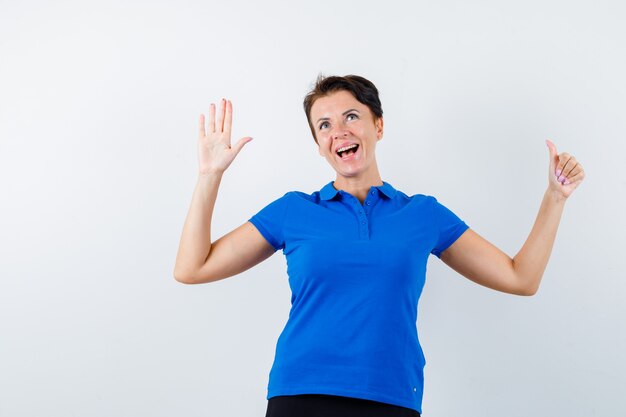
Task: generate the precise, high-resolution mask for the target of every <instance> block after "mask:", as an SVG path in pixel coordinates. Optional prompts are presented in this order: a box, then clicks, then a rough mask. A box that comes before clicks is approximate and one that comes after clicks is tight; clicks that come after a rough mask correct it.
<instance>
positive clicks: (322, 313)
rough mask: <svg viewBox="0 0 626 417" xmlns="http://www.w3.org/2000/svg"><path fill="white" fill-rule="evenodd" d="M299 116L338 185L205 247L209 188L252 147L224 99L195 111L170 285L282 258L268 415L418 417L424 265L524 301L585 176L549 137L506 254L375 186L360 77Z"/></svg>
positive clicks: (333, 81) (369, 102) (376, 121)
mask: <svg viewBox="0 0 626 417" xmlns="http://www.w3.org/2000/svg"><path fill="white" fill-rule="evenodd" d="M304 110H305V113H306V116H307V119H308V122H309V126H310V128H311V132H312V134H313V138H314V139H315V141H316V143H317V145H318V147H319V153H320V155H322V156H324V157H325V158H326V160H327V161H328V163H329V164H330V165H331V166H332V167H333V169H334V170H335V172H336V174H337V175H336V179H335V180H334V181H331V182H329V183H328V184H326V185H325V186H324V187H323V188H322V189H321V190H320V191H316V192H314V193H312V194H306V193H302V192H289V193H287V194H285V195H284V196H283V197H281V198H279V199H277V200H276V201H274V202H272V203H271V204H269V205H267V206H266V207H265V208H263V209H262V210H261V211H259V212H258V213H257V214H255V215H254V216H253V217H252V218H251V219H250V220H249V221H247V222H246V223H244V224H243V225H241V226H240V227H238V228H237V229H235V230H233V231H232V232H230V233H228V234H226V235H225V236H223V237H221V238H220V239H218V240H216V241H215V242H213V243H211V239H210V229H211V216H212V212H213V207H214V205H215V199H216V196H217V190H218V187H219V184H220V180H221V178H222V175H223V173H224V171H225V170H226V169H227V168H228V166H229V165H230V164H231V162H232V161H233V159H234V158H235V156H236V155H237V154H238V153H239V152H240V151H241V149H242V148H243V146H244V145H245V144H246V143H248V142H249V141H250V140H252V138H250V137H244V138H242V139H240V140H239V141H238V142H237V143H236V144H235V145H233V146H231V144H230V135H231V130H230V129H231V124H232V104H231V103H230V101H226V100H223V99H222V102H221V105H220V110H219V112H218V113H217V115H216V109H215V105H214V104H211V106H210V110H209V120H208V126H205V119H204V116H203V115H201V116H200V136H199V141H198V153H199V158H198V160H199V170H200V172H199V177H198V182H197V184H196V188H195V191H194V195H193V199H192V203H191V208H190V210H189V213H188V215H187V219H186V221H185V225H184V228H183V233H182V237H181V241H180V247H179V251H178V255H177V258H176V267H175V271H174V276H175V278H176V279H177V280H178V281H180V282H183V283H187V284H198V283H206V282H212V281H216V280H220V279H223V278H227V277H230V276H233V275H236V274H238V273H240V272H242V271H245V270H246V269H248V268H251V267H252V266H254V265H256V264H258V263H259V262H261V261H263V260H264V259H267V258H268V257H269V256H271V255H272V254H273V253H274V252H275V251H277V250H278V249H282V250H283V253H284V254H285V256H286V258H287V264H288V275H289V284H290V287H291V290H292V306H291V311H290V313H289V319H288V321H287V324H286V325H285V328H284V330H283V332H282V333H281V335H280V337H279V339H278V343H277V346H276V356H275V360H274V364H273V366H272V369H271V372H270V378H269V379H270V381H269V385H268V395H267V399H268V408H267V414H266V417H287V416H294V417H307V416H310V417H314V416H324V417H328V416H342V417H347V416H359V417H363V416H387V417H389V416H391V417H394V416H413V417H414V416H419V415H420V413H421V411H422V409H421V402H422V392H423V367H424V364H425V361H424V355H423V353H422V350H421V347H420V344H419V340H418V337H417V329H416V326H415V323H416V319H417V302H418V299H419V296H420V294H421V291H422V287H423V285H424V279H425V272H426V262H427V259H428V256H429V255H430V254H433V255H435V256H437V257H438V258H440V259H441V260H442V261H443V262H445V263H446V264H447V265H448V266H450V267H451V268H453V269H454V270H455V271H457V272H459V273H460V274H462V275H463V276H465V277H467V278H469V279H471V280H472V281H474V282H476V283H478V284H481V285H484V286H486V287H489V288H492V289H495V290H498V291H502V292H506V293H511V294H518V295H533V294H535V292H536V291H537V289H538V287H539V283H540V281H541V277H542V275H543V272H544V270H545V267H546V264H547V262H548V258H549V256H550V252H551V249H552V245H553V243H554V239H555V236H556V231H557V227H558V224H559V221H560V217H561V213H562V211H563V207H564V204H565V201H566V200H567V198H568V197H569V196H570V195H571V193H572V192H573V191H574V189H576V187H578V185H579V184H580V183H581V182H582V181H583V179H584V171H583V168H582V166H581V165H580V164H578V163H577V161H576V159H575V158H574V157H573V156H571V155H569V154H567V153H561V154H557V152H556V148H555V146H554V144H553V143H552V142H550V141H546V144H547V146H548V148H549V153H550V164H549V166H550V167H549V175H548V188H547V190H546V192H545V194H544V198H543V202H542V204H541V207H540V209H539V214H538V215H537V219H536V221H535V225H534V226H533V229H532V230H531V232H530V235H529V236H528V239H527V240H526V242H525V244H524V245H523V247H522V248H521V250H520V251H519V252H518V254H517V255H515V257H514V258H510V257H509V256H508V255H506V254H505V253H504V252H502V251H501V250H500V249H498V248H497V247H495V246H494V245H492V244H491V243H489V242H488V241H487V240H485V239H483V238H482V237H481V236H479V235H478V234H477V233H475V232H474V231H473V230H472V229H470V228H469V226H468V225H467V224H465V223H464V222H463V221H462V220H461V219H460V218H459V217H457V216H456V215H455V214H454V213H453V212H452V211H450V210H449V209H447V208H446V207H445V206H443V205H442V204H440V203H439V202H438V201H437V199H436V198H434V197H432V196H426V195H422V194H416V195H413V196H407V195H406V194H404V193H402V192H401V191H398V190H396V189H395V188H394V187H393V186H391V185H390V184H388V183H386V182H384V181H382V178H381V175H380V173H379V171H378V166H377V163H376V154H375V150H376V145H377V143H378V141H380V140H381V139H382V137H383V126H384V125H383V115H382V108H381V105H380V100H379V98H378V90H377V89H376V87H375V86H374V84H372V83H371V82H370V81H368V80H366V79H365V78H362V77H359V76H355V75H348V76H346V77H334V76H333V77H321V76H320V77H319V78H318V80H317V83H316V85H315V87H314V89H313V90H312V91H311V92H310V93H309V94H308V95H307V96H306V97H305V100H304ZM206 129H208V130H206Z"/></svg>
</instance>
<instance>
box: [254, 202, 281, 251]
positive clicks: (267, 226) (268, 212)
mask: <svg viewBox="0 0 626 417" xmlns="http://www.w3.org/2000/svg"><path fill="white" fill-rule="evenodd" d="M289 195H290V193H287V194H285V195H284V196H282V197H281V198H279V199H277V200H274V201H272V202H271V203H269V204H268V205H267V206H265V207H263V208H262V209H261V210H260V211H259V212H258V213H256V214H255V215H254V216H252V217H251V218H250V219H249V220H248V221H249V222H250V223H252V224H253V225H254V227H256V228H257V229H258V231H259V232H260V233H261V235H263V237H264V238H265V240H267V241H268V242H269V244H270V245H272V247H273V248H274V250H279V249H284V248H285V236H284V224H285V217H286V216H287V207H288V203H289Z"/></svg>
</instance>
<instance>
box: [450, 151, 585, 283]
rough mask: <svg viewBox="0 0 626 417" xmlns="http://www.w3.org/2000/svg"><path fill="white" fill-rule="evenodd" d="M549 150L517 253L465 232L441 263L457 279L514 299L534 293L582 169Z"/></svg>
mask: <svg viewBox="0 0 626 417" xmlns="http://www.w3.org/2000/svg"><path fill="white" fill-rule="evenodd" d="M546 144H547V145H548V148H549V149H550V168H549V171H550V174H549V179H548V183H549V186H548V189H547V190H546V192H545V194H544V196H543V201H542V202H541V207H540V208H539V213H538V214H537V219H536V220H535V224H534V225H533V228H532V230H531V232H530V235H529V236H528V238H527V239H526V242H525V243H524V245H523V246H522V248H521V249H520V251H519V252H518V253H517V255H515V256H514V257H513V258H510V257H509V256H508V255H507V254H506V253H504V252H502V251H501V250H500V249H498V248H497V247H496V246H494V245H492V244H491V243H490V242H488V241H487V240H485V239H484V238H482V237H481V236H480V235H478V234H477V233H475V232H474V231H473V230H471V229H468V230H467V231H466V232H465V233H463V235H461V236H460V237H459V238H458V239H457V240H456V241H455V242H454V243H453V244H452V245H450V247H449V248H448V249H446V250H445V251H443V252H442V253H441V260H442V261H443V262H445V263H446V264H447V265H448V266H450V267H451V268H452V269H454V270H455V271H457V272H459V273H460V274H461V275H463V276H465V277H467V278H469V279H471V280H472V281H474V282H476V283H478V284H481V285H484V286H486V287H489V288H492V289H494V290H498V291H502V292H507V293H511V294H517V295H533V294H535V293H536V292H537V290H538V288H539V284H540V282H541V278H542V276H543V273H544V271H545V269H546V265H547V264H548V259H549V258H550V253H551V252H552V246H553V244H554V240H555V238H556V232H557V229H558V227H559V222H560V220H561V214H562V213H563V208H564V207H565V201H566V200H567V198H568V197H569V196H570V195H571V193H572V192H573V191H574V189H576V187H578V185H579V184H580V183H581V182H582V181H583V179H584V177H585V174H584V170H583V168H582V165H580V164H578V163H577V162H576V159H575V158H574V157H573V156H571V155H569V154H568V153H565V152H564V153H561V154H560V155H557V153H556V147H555V146H554V144H553V143H552V142H550V141H546Z"/></svg>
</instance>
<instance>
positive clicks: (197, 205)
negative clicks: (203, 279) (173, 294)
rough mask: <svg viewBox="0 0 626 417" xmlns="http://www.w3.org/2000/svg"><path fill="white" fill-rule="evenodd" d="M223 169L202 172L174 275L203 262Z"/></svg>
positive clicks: (185, 274)
mask: <svg viewBox="0 0 626 417" xmlns="http://www.w3.org/2000/svg"><path fill="white" fill-rule="evenodd" d="M222 174H223V173H210V174H201V175H199V176H198V181H197V183H196V188H195V190H194V193H193V197H192V200H191V207H189V212H188V213H187V218H186V220H185V224H184V226H183V232H182V236H181V238H180V244H179V246H178V254H177V255H176V265H175V267H174V277H175V278H176V279H177V280H184V279H185V277H188V276H190V275H193V273H194V272H195V271H197V270H199V269H200V267H201V266H202V265H204V263H205V262H206V260H207V258H208V256H209V252H210V250H211V217H212V216H213V208H214V207H215V200H216V198H217V191H218V188H219V185H220V182H221V180H222Z"/></svg>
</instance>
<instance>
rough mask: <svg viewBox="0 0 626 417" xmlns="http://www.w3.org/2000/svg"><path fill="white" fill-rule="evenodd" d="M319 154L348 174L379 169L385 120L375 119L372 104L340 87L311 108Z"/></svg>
mask: <svg viewBox="0 0 626 417" xmlns="http://www.w3.org/2000/svg"><path fill="white" fill-rule="evenodd" d="M311 120H312V122H313V126H314V128H315V135H316V138H317V143H318V145H319V153H320V155H321V156H323V157H325V158H326V160H327V161H328V163H329V164H330V165H331V166H332V167H333V169H334V170H335V171H336V172H337V175H342V176H344V177H355V176H359V175H364V174H365V175H367V173H368V172H370V171H372V170H374V171H376V172H377V169H378V168H377V166H376V157H375V149H376V143H377V142H378V141H379V140H380V139H382V137H383V119H382V117H381V118H378V119H376V120H375V119H374V117H373V114H372V112H371V111H370V109H369V107H367V106H366V105H365V104H363V103H361V102H359V101H358V100H357V99H356V98H355V97H354V96H353V95H352V93H350V92H348V91H345V90H339V91H336V92H334V93H330V94H329V95H327V96H324V97H321V98H319V99H317V100H316V101H315V103H313V106H312V107H311Z"/></svg>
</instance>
